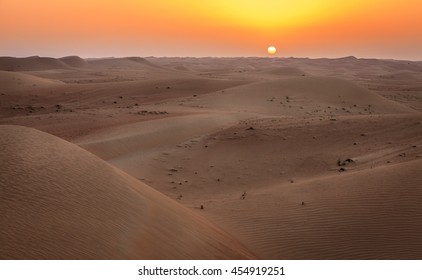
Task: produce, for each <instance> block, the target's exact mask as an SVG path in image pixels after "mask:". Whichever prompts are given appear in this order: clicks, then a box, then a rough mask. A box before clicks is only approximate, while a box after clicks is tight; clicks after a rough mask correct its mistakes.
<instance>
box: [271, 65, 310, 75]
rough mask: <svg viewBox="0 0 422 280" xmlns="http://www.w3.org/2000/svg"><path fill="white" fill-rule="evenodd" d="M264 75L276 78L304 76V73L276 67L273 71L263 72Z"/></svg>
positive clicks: (290, 68)
mask: <svg viewBox="0 0 422 280" xmlns="http://www.w3.org/2000/svg"><path fill="white" fill-rule="evenodd" d="M264 73H268V74H273V75H277V76H305V75H306V73H305V72H304V71H302V70H300V69H299V68H295V67H278V68H275V69H270V70H265V71H264Z"/></svg>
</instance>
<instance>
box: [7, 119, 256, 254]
mask: <svg viewBox="0 0 422 280" xmlns="http://www.w3.org/2000/svg"><path fill="white" fill-rule="evenodd" d="M0 134H1V135H2V137H1V139H0V142H1V143H0V145H1V147H2V149H1V150H0V155H1V158H2V162H1V164H0V192H1V194H2V195H1V196H0V200H1V203H0V211H1V213H2V215H1V216H0V224H1V225H2V226H1V228H0V244H1V246H0V257H1V258H2V259H16V258H17V259H192V258H194V259H226V258H229V259H238V258H240V259H243V258H252V257H254V256H253V255H252V254H251V253H249V252H248V251H247V249H245V248H244V247H243V246H242V245H240V244H239V243H238V242H236V241H235V240H234V239H233V238H232V237H230V236H229V235H227V234H226V233H224V232H223V231H222V230H220V229H219V228H218V227H216V226H215V225H213V224H212V223H210V222H208V221H207V220H205V219H204V218H202V217H201V216H199V215H197V214H194V213H193V212H192V211H190V210H187V209H186V208H185V207H183V206H181V205H179V204H177V203H176V202H174V201H172V200H170V199H168V198H167V197H165V196H164V195H162V194H160V193H158V192H156V191H154V190H153V189H151V188H150V187H148V186H146V185H144V184H143V183H141V182H139V181H138V180H136V179H134V178H132V177H130V176H129V175H127V174H125V173H123V172H121V171H119V170H118V169H116V168H114V167H112V166H110V165H109V164H107V163H105V162H103V161H101V160H100V159H98V158H97V157H96V156H94V155H92V154H90V153H88V152H86V151H84V150H82V149H81V148H79V147H77V146H75V145H73V144H71V143H68V142H66V141H64V140H61V139H59V138H57V137H54V136H51V135H48V134H46V133H43V132H40V131H37V130H34V129H30V128H24V127H18V126H0Z"/></svg>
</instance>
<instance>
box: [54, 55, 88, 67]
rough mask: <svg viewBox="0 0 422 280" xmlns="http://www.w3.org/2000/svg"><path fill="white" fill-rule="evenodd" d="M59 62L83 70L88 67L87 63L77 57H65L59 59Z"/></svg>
mask: <svg viewBox="0 0 422 280" xmlns="http://www.w3.org/2000/svg"><path fill="white" fill-rule="evenodd" d="M59 60H60V61H62V62H64V63H65V64H67V65H69V66H71V67H75V68H84V67H86V66H87V65H88V63H87V62H86V61H85V60H84V59H82V58H80V57H79V56H66V57H62V58H60V59H59Z"/></svg>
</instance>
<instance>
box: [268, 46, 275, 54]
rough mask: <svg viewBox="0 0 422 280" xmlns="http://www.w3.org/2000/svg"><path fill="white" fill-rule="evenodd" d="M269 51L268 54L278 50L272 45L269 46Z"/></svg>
mask: <svg viewBox="0 0 422 280" xmlns="http://www.w3.org/2000/svg"><path fill="white" fill-rule="evenodd" d="M267 52H268V54H271V55H273V54H275V53H276V52H277V49H276V48H275V47H273V46H271V47H268V49H267Z"/></svg>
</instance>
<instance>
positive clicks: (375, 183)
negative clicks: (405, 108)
mask: <svg viewBox="0 0 422 280" xmlns="http://www.w3.org/2000/svg"><path fill="white" fill-rule="evenodd" d="M421 168H422V161H421V160H418V161H412V162H408V163H401V164H397V165H391V166H386V167H380V168H376V169H373V170H365V171H360V172H357V173H349V174H342V175H334V176H331V177H327V178H322V179H318V180H311V181H308V182H303V183H298V184H284V185H276V186H274V187H272V188H268V189H266V190H260V191H256V192H254V193H251V194H250V195H248V197H247V199H245V200H243V201H242V204H237V206H233V205H235V204H234V203H232V200H227V201H226V202H221V203H219V205H218V206H215V207H216V208H217V207H218V208H220V210H219V213H218V214H215V215H216V216H218V217H219V219H220V220H219V221H220V222H221V223H223V224H224V223H226V224H227V225H228V226H229V227H231V228H232V229H233V228H234V230H235V231H236V232H239V234H240V235H242V238H241V240H244V241H245V242H247V243H248V244H251V246H252V248H253V249H255V251H256V252H258V253H259V254H261V256H262V257H263V258H271V259H274V258H275V259H420V258H421V257H422V255H421V252H422V237H421V235H420V232H421V230H422V229H421V225H422V211H421V209H420V207H419V205H420V204H421V203H422V192H421V190H420V188H417V187H416V188H415V186H420V185H421V184H422V177H421V175H420V170H421ZM237 200H238V198H237ZM302 202H304V205H302ZM264 205H265V206H264ZM247 209H255V211H253V212H250V211H248V210H247ZM223 212H224V213H225V214H223ZM246 213H248V214H247V215H244V214H246ZM252 224H253V226H251V225H252ZM252 244H253V245H252Z"/></svg>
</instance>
